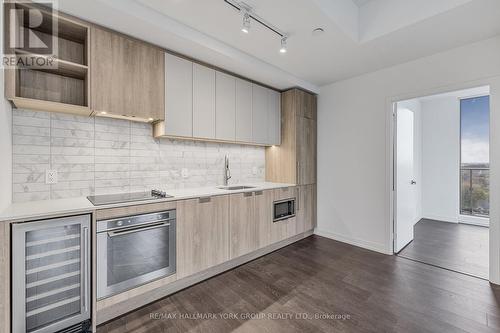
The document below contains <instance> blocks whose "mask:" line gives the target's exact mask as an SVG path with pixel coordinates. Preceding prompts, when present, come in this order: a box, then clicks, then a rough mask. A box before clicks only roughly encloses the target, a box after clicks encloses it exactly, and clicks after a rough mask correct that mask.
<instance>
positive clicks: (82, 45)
mask: <svg viewBox="0 0 500 333" xmlns="http://www.w3.org/2000/svg"><path fill="white" fill-rule="evenodd" d="M3 5H4V6H5V13H7V12H8V11H9V12H10V10H12V12H11V13H15V14H16V15H5V20H4V21H3V28H4V31H5V36H7V37H8V36H22V35H23V34H24V33H25V32H26V33H27V32H28V31H29V32H30V33H31V34H32V35H33V36H37V38H40V40H41V41H42V42H47V41H50V43H47V44H48V45H52V44H53V43H52V41H54V43H55V42H57V48H54V49H49V50H43V51H41V50H40V49H38V48H31V47H30V45H28V44H29V43H25V44H23V43H19V44H22V45H18V47H16V48H14V47H13V46H12V45H11V43H7V42H6V43H5V52H4V54H6V55H15V57H16V60H17V62H16V65H17V66H16V67H15V68H5V69H4V70H3V72H4V81H5V82H4V85H5V97H6V98H7V99H8V100H9V101H10V102H11V103H12V104H13V105H14V107H16V108H20V109H28V110H40V111H47V112H62V113H69V114H74V115H80V116H86V117H88V116H90V115H91V114H92V110H91V105H90V101H91V98H90V97H91V96H90V95H91V93H90V91H89V90H90V89H89V88H90V81H91V73H90V61H89V48H90V40H91V38H90V37H91V26H90V24H89V23H87V22H84V21H81V20H78V19H76V18H74V17H69V16H67V15H64V14H62V13H59V12H52V11H50V10H47V9H46V8H44V7H43V6H40V5H39V4H35V3H31V2H27V1H16V2H14V1H9V2H5V3H4V4H3ZM29 11H36V13H39V14H40V20H41V22H52V21H53V20H52V19H53V17H55V18H57V21H54V22H57V26H58V29H57V34H55V31H51V29H46V24H42V25H39V26H36V25H35V26H31V25H30V20H28V18H27V17H26V18H24V19H22V17H17V15H19V14H20V13H23V12H24V13H28V12H29ZM26 36H27V35H26ZM47 51H51V54H45V53H46V52H47ZM33 53H36V54H38V53H44V55H41V54H38V55H37V56H36V58H33V57H32V55H33ZM33 59H36V63H37V64H41V63H43V62H45V63H46V64H53V65H54V66H42V67H39V66H33V65H31V61H30V60H33Z"/></svg>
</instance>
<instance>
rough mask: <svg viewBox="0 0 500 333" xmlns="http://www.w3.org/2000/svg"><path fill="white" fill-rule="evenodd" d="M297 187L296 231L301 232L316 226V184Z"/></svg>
mask: <svg viewBox="0 0 500 333" xmlns="http://www.w3.org/2000/svg"><path fill="white" fill-rule="evenodd" d="M297 189H298V195H297V202H296V206H297V207H296V216H297V233H301V232H305V231H309V230H312V229H314V228H315V227H316V185H303V186H298V187H297Z"/></svg>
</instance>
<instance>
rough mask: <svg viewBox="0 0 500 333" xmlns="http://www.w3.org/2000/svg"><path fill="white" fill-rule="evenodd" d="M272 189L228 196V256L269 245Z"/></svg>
mask: <svg viewBox="0 0 500 333" xmlns="http://www.w3.org/2000/svg"><path fill="white" fill-rule="evenodd" d="M272 204H273V191H272V190H271V191H258V192H247V193H238V194H233V195H231V197H230V209H229V211H230V213H229V216H230V226H229V229H230V241H229V244H230V248H229V254H230V258H231V259H233V258H237V257H239V256H242V255H244V254H247V253H250V252H253V251H255V250H257V249H260V248H262V247H264V246H267V245H269V228H270V223H271V220H272Z"/></svg>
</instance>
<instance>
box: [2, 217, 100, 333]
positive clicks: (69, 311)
mask: <svg viewBox="0 0 500 333" xmlns="http://www.w3.org/2000/svg"><path fill="white" fill-rule="evenodd" d="M89 231H90V215H79V216H72V217H64V218H57V219H51V220H43V221H35V222H27V223H18V224H13V225H12V332H29V333H48V332H76V331H77V330H78V332H81V331H83V332H85V331H86V327H88V326H89V324H90V320H89V319H90V282H89V281H90V262H89V260H90V240H89V237H90V232H89Z"/></svg>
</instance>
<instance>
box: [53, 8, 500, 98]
mask: <svg viewBox="0 0 500 333" xmlns="http://www.w3.org/2000/svg"><path fill="white" fill-rule="evenodd" d="M84 3H85V5H82V2H81V1H79V0H64V1H60V2H59V7H60V8H61V10H63V11H67V12H69V13H72V14H74V15H76V16H80V17H82V18H84V19H87V20H90V21H93V22H97V23H99V24H102V25H105V26H108V27H110V28H114V29H116V30H119V31H122V32H124V33H128V34H131V35H134V36H136V37H138V38H142V39H145V40H148V41H150V42H153V43H156V44H158V45H161V46H164V47H166V48H168V49H171V50H174V51H177V52H180V53H183V54H186V55H189V56H192V57H194V58H197V59H200V60H202V61H205V62H208V63H211V64H214V65H216V66H219V67H223V68H225V69H227V70H230V71H233V72H237V73H239V74H241V75H244V76H248V77H250V78H251V79H254V80H257V81H261V82H263V83H266V84H269V85H272V86H275V87H277V88H280V89H285V88H288V87H291V86H301V87H304V88H305V89H309V90H311V91H315V92H317V91H319V87H321V86H322V85H325V84H328V83H331V82H335V81H339V80H342V79H346V78H350V77H353V76H356V75H360V74H363V73H367V72H371V71H376V70H378V69H382V68H385V67H389V66H393V65H396V64H400V63H404V62H407V61H411V60H414V59H417V58H420V57H424V56H428V55H431V54H435V53H438V52H441V51H444V50H447V49H451V48H455V47H459V46H461V45H465V44H468V43H471V42H475V41H479V40H483V39H487V38H490V37H493V36H496V35H498V34H500V20H499V19H498V18H499V17H500V1H498V0H439V1H435V0H383V1H382V0H335V1H333V0H245V3H247V4H249V5H250V6H252V8H253V10H254V12H255V13H257V14H258V15H259V16H260V17H263V18H264V19H265V20H267V21H269V22H271V23H272V24H273V25H274V26H276V27H278V28H279V29H281V30H282V31H284V32H286V33H287V34H289V35H290V38H289V40H288V53H286V54H280V53H279V52H278V50H279V45H280V38H279V36H277V35H276V34H274V33H272V32H271V31H269V30H267V29H265V28H264V27H262V26H261V25H259V24H257V23H256V22H252V27H251V31H250V34H243V33H242V32H241V31H240V27H241V23H242V17H241V14H240V13H239V12H238V11H237V10H235V9H234V8H232V7H231V6H229V5H227V4H226V3H225V2H224V1H223V0H203V1H199V0H86V1H85V2H84ZM95 8H99V11H96V10H95ZM317 27H321V28H323V29H324V30H325V32H324V33H323V34H322V35H320V36H313V34H312V30H313V29H315V28H317Z"/></svg>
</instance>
